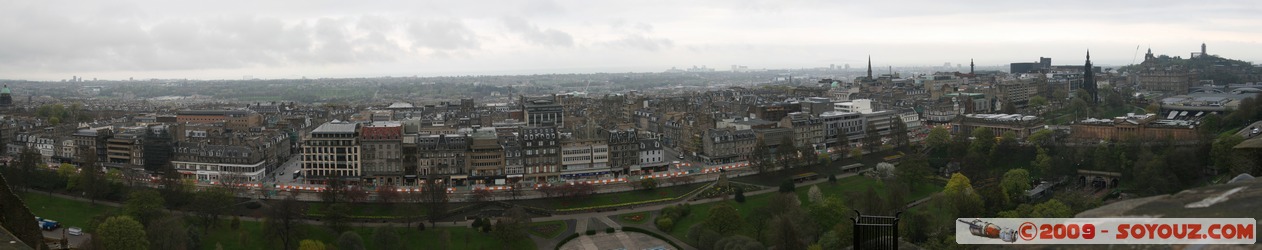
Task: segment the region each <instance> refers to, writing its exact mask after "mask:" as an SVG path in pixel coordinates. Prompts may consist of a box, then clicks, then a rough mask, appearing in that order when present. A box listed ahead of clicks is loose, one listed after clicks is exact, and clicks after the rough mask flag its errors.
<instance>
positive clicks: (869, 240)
mask: <svg viewBox="0 0 1262 250" xmlns="http://www.w3.org/2000/svg"><path fill="white" fill-rule="evenodd" d="M854 213H855V217H853V218H850V219H851V220H853V221H854V249H898V216H899V215H900V214H902V213H903V212H898V213H895V214H894V216H873V215H863V214H861V213H859V210H855V211H854Z"/></svg>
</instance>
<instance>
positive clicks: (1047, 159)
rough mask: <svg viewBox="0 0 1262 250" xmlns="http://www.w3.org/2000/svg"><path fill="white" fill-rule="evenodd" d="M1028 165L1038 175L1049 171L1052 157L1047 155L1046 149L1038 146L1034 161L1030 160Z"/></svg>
mask: <svg viewBox="0 0 1262 250" xmlns="http://www.w3.org/2000/svg"><path fill="white" fill-rule="evenodd" d="M1030 167H1032V168H1034V170H1035V171H1037V173H1039V174H1040V175H1047V174H1049V173H1051V170H1052V157H1051V156H1049V155H1047V149H1044V148H1043V147H1038V154H1036V155H1034V161H1032V162H1030Z"/></svg>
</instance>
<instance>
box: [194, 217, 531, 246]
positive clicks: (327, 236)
mask: <svg viewBox="0 0 1262 250" xmlns="http://www.w3.org/2000/svg"><path fill="white" fill-rule="evenodd" d="M222 225H223V226H220V227H218V228H215V229H211V232H210V234H208V235H207V236H205V238H203V239H202V242H203V245H202V249H215V247H216V244H222V245H223V249H229V250H231V249H273V248H276V247H277V245H275V244H278V243H276V242H275V239H271V238H267V237H264V235H265V234H263V231H262V230H263V229H262V227H263V224H262V223H260V222H252V221H242V222H241V229H240V230H236V231H234V230H232V229H230V228H228V227H227V226H226V225H227V223H226V222H225V223H223V224H222ZM442 230H446V231H449V232H451V242H450V246H451V249H535V244H534V242H532V241H530V240H528V239H527V240H522V241H518V242H513V243H509V244H508V245H507V248H505V246H506V243H504V242H501V241H500V240H499V239H497V238H495V237H494V236H493V235H492V234H490V233H481V232H477V231H474V230H473V229H471V228H468V227H439V228H437V229H434V228H430V229H428V230H425V231H417V230H415V229H409V228H396V230H395V231H396V232H399V234H400V235H399V236H400V238H401V239H403V244H404V245H405V246H407V249H432V248H434V247H435V246H437V244H438V243H437V242H438V238H439V234H440V232H442ZM351 231H354V232H355V233H357V234H359V236H360V238H363V239H364V246H365V248H366V249H377V248H378V247H377V242H376V241H374V240H372V239H373V236H372V231H373V228H370V227H356V228H352V229H351ZM337 237H338V235H337V234H334V233H333V232H332V231H330V230H328V229H326V228H324V227H322V226H318V225H307V226H305V227H304V229H303V234H302V237H301V238H303V239H314V240H320V241H322V242H324V243H325V244H336V241H337Z"/></svg>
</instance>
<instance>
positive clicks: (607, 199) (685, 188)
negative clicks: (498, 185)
mask: <svg viewBox="0 0 1262 250" xmlns="http://www.w3.org/2000/svg"><path fill="white" fill-rule="evenodd" d="M706 184H709V183H706V182H698V183H693V184H686V185H678V186H670V187H660V188H655V189H653V190H634V191H629V192H617V193H604V194H596V195H591V196H584V197H573V198H546V199H533V200H520V201H513V203H517V204H522V205H526V206H532V207H537V208H545V209H563V208H581V207H593V206H604V205H614V204H622V203H631V202H639V201H648V200H656V199H664V198H675V197H679V196H680V195H684V194H686V193H688V192H691V191H693V190H696V189H698V188H701V187H702V186H705V185H706Z"/></svg>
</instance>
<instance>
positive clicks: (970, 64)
mask: <svg viewBox="0 0 1262 250" xmlns="http://www.w3.org/2000/svg"><path fill="white" fill-rule="evenodd" d="M973 68H974V67H973V58H969V59H968V74H970V75H972V74H973Z"/></svg>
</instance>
